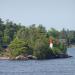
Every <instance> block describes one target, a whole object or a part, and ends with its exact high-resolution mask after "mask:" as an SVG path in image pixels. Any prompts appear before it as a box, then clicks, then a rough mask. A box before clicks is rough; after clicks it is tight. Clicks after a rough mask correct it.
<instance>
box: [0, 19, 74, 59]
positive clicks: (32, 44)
mask: <svg viewBox="0 0 75 75" xmlns="http://www.w3.org/2000/svg"><path fill="white" fill-rule="evenodd" d="M62 32H63V33H64V35H62ZM74 34H75V32H69V31H67V32H66V31H65V30H63V31H60V32H59V31H57V30H55V29H54V28H51V29H50V30H49V31H48V32H47V30H46V29H45V27H43V26H42V25H41V24H40V25H39V26H36V25H35V24H33V25H31V26H29V27H25V26H22V25H20V24H16V23H13V22H12V21H9V20H7V21H6V23H4V22H3V21H2V20H1V19H0V51H1V50H2V49H3V48H2V46H5V45H8V49H9V53H10V55H11V56H12V57H16V56H18V55H21V54H23V55H34V56H36V57H37V58H38V59H46V58H50V57H52V56H54V55H57V54H60V53H66V50H67V49H66V46H65V45H64V44H62V43H58V44H57V42H56V39H58V40H59V39H63V38H64V39H67V38H68V39H70V40H71V41H73V40H74V38H75V36H74ZM70 35H72V37H70ZM50 36H51V37H53V40H54V42H53V43H54V47H53V49H50V48H49V37H50Z"/></svg>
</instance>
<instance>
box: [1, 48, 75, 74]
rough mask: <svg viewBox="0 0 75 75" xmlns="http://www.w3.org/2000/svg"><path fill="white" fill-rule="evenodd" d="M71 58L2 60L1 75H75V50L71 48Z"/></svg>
mask: <svg viewBox="0 0 75 75" xmlns="http://www.w3.org/2000/svg"><path fill="white" fill-rule="evenodd" d="M68 54H69V55H72V56H73V57H71V58H65V59H52V60H28V61H9V60H0V75H75V48H69V49H68Z"/></svg>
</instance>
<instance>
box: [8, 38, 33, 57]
mask: <svg viewBox="0 0 75 75" xmlns="http://www.w3.org/2000/svg"><path fill="white" fill-rule="evenodd" d="M9 48H10V53H11V55H12V56H18V55H20V54H24V55H25V54H31V53H32V51H31V48H30V47H29V46H28V45H27V43H26V42H24V41H23V40H21V39H18V38H15V39H14V41H13V42H11V44H10V45H9Z"/></svg>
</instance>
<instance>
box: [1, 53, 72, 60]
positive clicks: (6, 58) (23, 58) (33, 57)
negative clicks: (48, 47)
mask: <svg viewBox="0 0 75 75" xmlns="http://www.w3.org/2000/svg"><path fill="white" fill-rule="evenodd" d="M70 57H72V56H69V55H67V54H66V55H58V56H54V57H51V58H49V59H58V58H60V59H61V58H70ZM0 60H38V59H37V57H35V56H32V55H28V56H26V57H25V56H23V55H19V56H17V57H15V58H10V57H0ZM41 60H42V59H41Z"/></svg>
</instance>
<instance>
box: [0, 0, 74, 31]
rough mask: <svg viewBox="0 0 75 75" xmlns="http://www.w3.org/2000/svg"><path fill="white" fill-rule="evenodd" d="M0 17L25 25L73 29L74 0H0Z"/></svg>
mask: <svg viewBox="0 0 75 75" xmlns="http://www.w3.org/2000/svg"><path fill="white" fill-rule="evenodd" d="M0 18H2V19H3V20H6V19H9V20H12V21H13V22H16V23H22V24H23V25H25V26H28V25H31V24H36V25H38V24H43V26H45V27H46V29H49V28H51V27H53V28H56V29H58V30H61V29H62V28H66V29H67V28H69V29H70V30H72V29H73V30H75V0H0Z"/></svg>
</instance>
